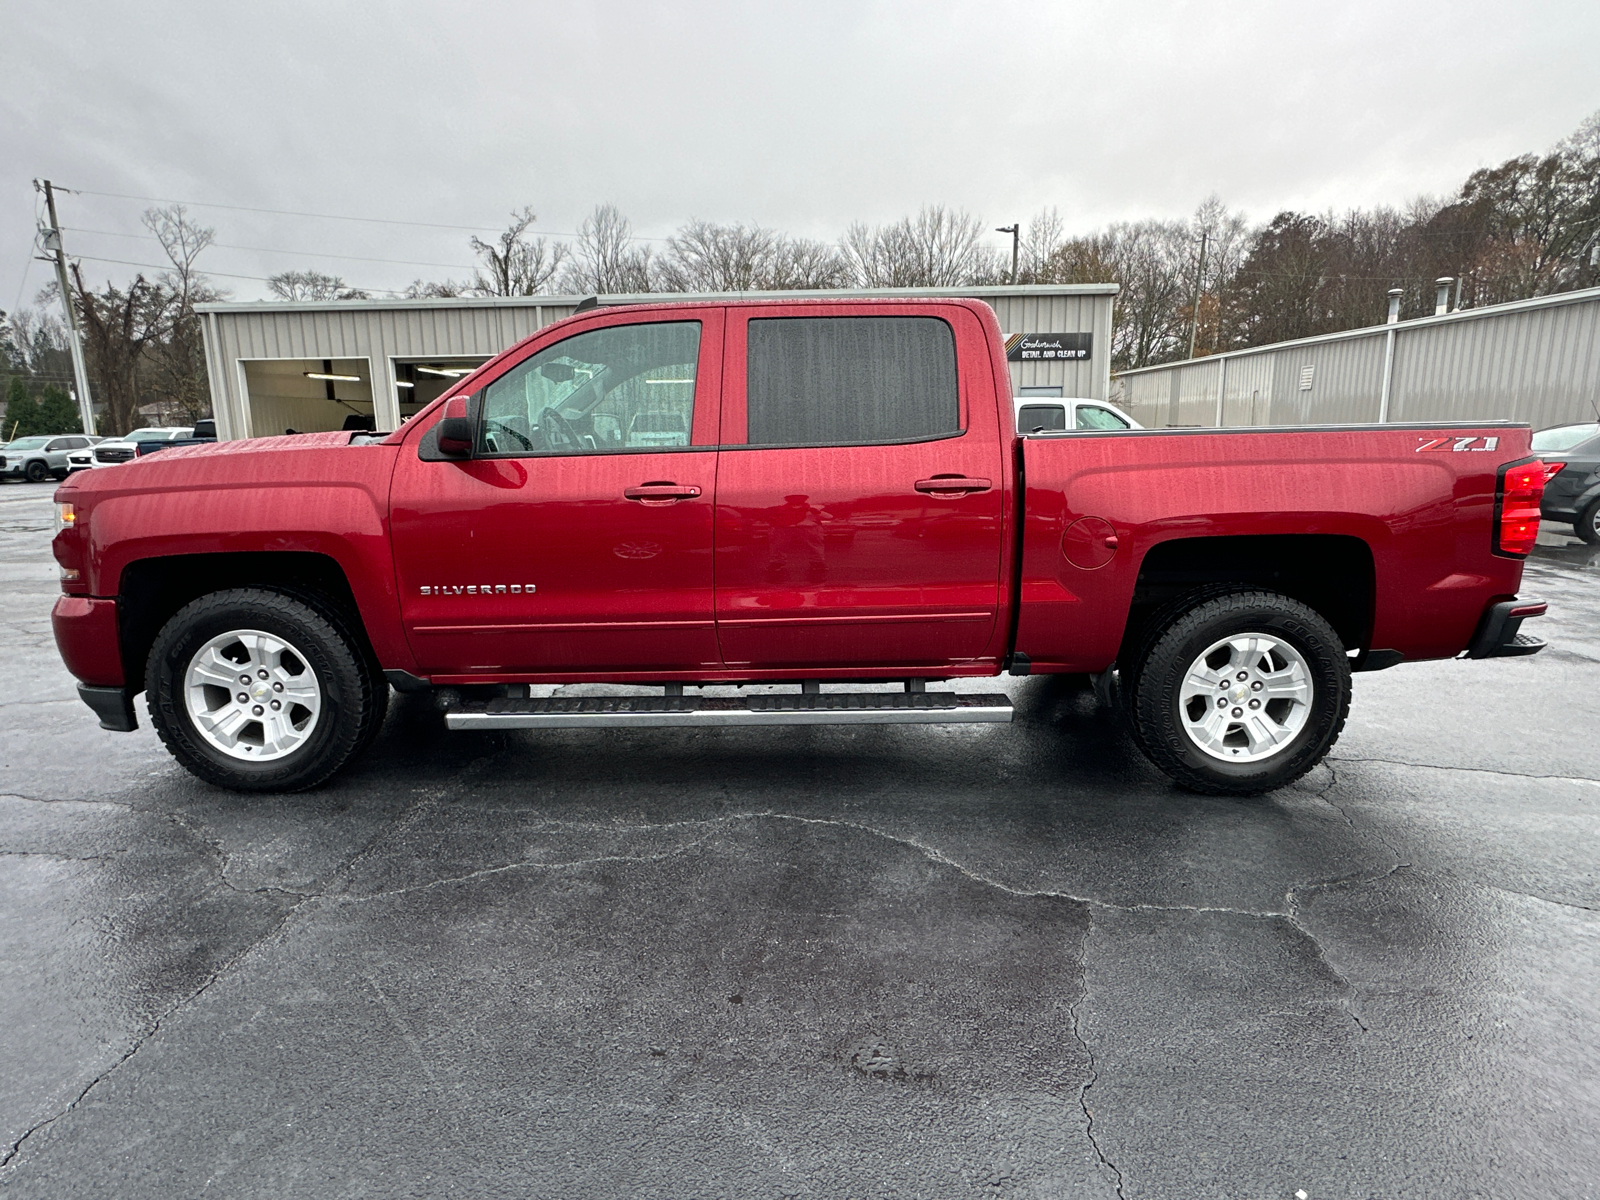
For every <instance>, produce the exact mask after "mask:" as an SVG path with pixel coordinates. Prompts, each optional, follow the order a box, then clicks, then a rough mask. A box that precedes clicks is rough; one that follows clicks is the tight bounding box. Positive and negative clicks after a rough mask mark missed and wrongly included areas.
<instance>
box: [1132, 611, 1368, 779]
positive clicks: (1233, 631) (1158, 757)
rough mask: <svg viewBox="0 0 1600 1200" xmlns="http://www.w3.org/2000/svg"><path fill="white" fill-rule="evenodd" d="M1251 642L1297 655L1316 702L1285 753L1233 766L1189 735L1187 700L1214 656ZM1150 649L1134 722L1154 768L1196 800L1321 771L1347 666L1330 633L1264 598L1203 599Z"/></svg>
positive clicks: (1318, 620)
mask: <svg viewBox="0 0 1600 1200" xmlns="http://www.w3.org/2000/svg"><path fill="white" fill-rule="evenodd" d="M1251 634H1257V635H1263V636H1265V637H1268V638H1271V639H1276V640H1278V641H1280V642H1284V643H1287V644H1288V645H1289V646H1290V647H1292V648H1293V650H1294V651H1295V652H1297V653H1298V654H1299V655H1300V657H1301V658H1302V659H1303V660H1304V664H1305V668H1306V674H1307V676H1308V681H1309V684H1310V690H1311V698H1310V701H1309V702H1308V703H1307V705H1306V709H1307V711H1306V714H1305V718H1304V724H1303V726H1302V727H1301V728H1300V729H1299V730H1298V732H1297V733H1295V735H1294V736H1293V737H1292V738H1290V739H1289V740H1287V741H1286V742H1285V743H1284V744H1283V746H1282V747H1280V748H1278V749H1276V750H1273V751H1271V752H1270V753H1268V754H1267V755H1266V756H1265V757H1262V758H1259V759H1256V760H1255V761H1249V762H1243V761H1241V762H1230V761H1227V760H1226V759H1224V758H1220V757H1217V756H1216V755H1215V754H1212V753H1207V752H1206V751H1205V750H1204V749H1202V747H1201V745H1200V744H1199V742H1198V741H1197V740H1196V738H1195V737H1192V736H1191V735H1190V733H1189V732H1188V728H1187V726H1186V722H1185V720H1184V709H1183V703H1182V699H1181V691H1182V689H1183V686H1184V681H1185V680H1186V679H1187V678H1189V675H1190V671H1191V668H1193V667H1194V666H1195V664H1196V663H1197V661H1198V660H1199V659H1200V658H1201V656H1202V655H1203V654H1204V653H1205V652H1206V650H1207V648H1208V647H1212V646H1215V645H1216V644H1217V643H1218V642H1219V641H1222V640H1224V639H1230V638H1236V637H1243V636H1247V635H1251ZM1148 645H1149V649H1148V651H1147V652H1146V653H1145V656H1144V658H1143V661H1141V662H1140V663H1139V665H1138V668H1137V670H1136V672H1135V677H1134V685H1133V692H1132V695H1131V696H1130V698H1129V700H1130V703H1129V706H1128V710H1129V716H1130V718H1131V719H1132V721H1133V723H1134V725H1135V728H1136V730H1137V733H1138V740H1139V744H1140V746H1141V748H1142V749H1143V750H1144V752H1145V754H1146V755H1148V756H1149V758H1150V760H1151V761H1152V762H1153V763H1155V765H1156V766H1158V767H1160V768H1161V770H1163V771H1165V772H1166V773H1167V774H1168V775H1170V776H1171V777H1172V778H1173V779H1174V780H1176V781H1177V782H1178V783H1179V784H1181V785H1182V786H1184V787H1186V788H1189V789H1191V790H1193V791H1197V792H1206V793H1210V794H1213V795H1235V796H1249V795H1255V794H1258V793H1261V792H1266V791H1271V790H1272V789H1274V788H1279V787H1282V786H1283V785H1284V784H1287V783H1290V782H1292V781H1294V780H1296V779H1298V778H1300V776H1302V775H1304V774H1305V773H1306V772H1307V771H1309V770H1311V768H1312V767H1314V766H1316V765H1317V763H1319V762H1320V761H1321V760H1322V758H1323V756H1324V755H1325V754H1327V753H1328V751H1329V749H1330V748H1332V746H1333V744H1334V742H1335V741H1337V740H1338V737H1339V733H1340V731H1341V730H1343V728H1344V722H1345V718H1346V716H1347V715H1348V714H1349V711H1350V660H1349V658H1348V657H1347V656H1346V653H1345V647H1344V644H1343V643H1342V642H1341V641H1340V640H1339V636H1338V634H1336V633H1335V632H1334V631H1333V628H1332V626H1330V625H1329V624H1328V622H1327V621H1326V620H1324V619H1323V618H1322V616H1321V615H1319V614H1318V613H1317V612H1315V611H1314V610H1312V609H1311V608H1309V607H1307V606H1306V605H1304V604H1302V603H1300V602H1299V601H1298V600H1291V599H1290V598H1289V597H1287V596H1282V595H1279V594H1278V593H1276V592H1267V591H1248V592H1231V593H1229V594H1227V595H1222V596H1215V597H1211V598H1209V599H1203V600H1200V601H1199V602H1198V603H1196V604H1194V605H1193V606H1192V607H1189V608H1187V609H1186V610H1182V611H1180V612H1178V613H1176V614H1175V615H1174V617H1173V619H1171V620H1170V621H1169V622H1168V623H1166V624H1165V627H1164V628H1159V629H1157V630H1155V631H1153V636H1152V638H1151V639H1150V641H1149V643H1148ZM1191 703H1192V700H1191ZM1208 703H1209V701H1208Z"/></svg>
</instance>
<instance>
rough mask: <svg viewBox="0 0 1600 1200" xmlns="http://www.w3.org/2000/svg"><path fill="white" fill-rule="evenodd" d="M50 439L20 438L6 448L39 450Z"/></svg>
mask: <svg viewBox="0 0 1600 1200" xmlns="http://www.w3.org/2000/svg"><path fill="white" fill-rule="evenodd" d="M49 440H50V439H49V438H47V437H26V438H18V439H17V440H16V441H14V442H12V443H11V444H10V445H9V446H7V447H6V449H7V450H37V449H38V448H39V447H40V446H42V445H44V444H45V443H46V442H48V441H49Z"/></svg>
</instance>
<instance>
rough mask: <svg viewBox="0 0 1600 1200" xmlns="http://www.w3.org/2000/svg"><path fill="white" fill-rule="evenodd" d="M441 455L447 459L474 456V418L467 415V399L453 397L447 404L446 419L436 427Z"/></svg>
mask: <svg viewBox="0 0 1600 1200" xmlns="http://www.w3.org/2000/svg"><path fill="white" fill-rule="evenodd" d="M436 430H437V436H438V444H439V453H440V454H442V455H444V456H445V457H447V458H468V457H470V456H471V454H472V418H471V417H469V416H468V415H467V398H466V397H465V396H452V397H451V398H450V399H449V400H448V401H446V402H445V406H444V417H443V418H442V419H441V420H440V421H439V424H438V425H437V426H436Z"/></svg>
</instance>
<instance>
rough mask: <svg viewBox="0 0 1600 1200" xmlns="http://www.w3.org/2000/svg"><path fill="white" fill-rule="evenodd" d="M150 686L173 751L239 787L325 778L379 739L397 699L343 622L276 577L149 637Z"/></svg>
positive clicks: (216, 595) (155, 718) (186, 611)
mask: <svg viewBox="0 0 1600 1200" xmlns="http://www.w3.org/2000/svg"><path fill="white" fill-rule="evenodd" d="M145 687H146V692H147V695H148V699H149V705H150V721H151V724H153V725H154V726H155V727H156V731H157V732H158V733H159V734H160V735H161V740H162V741H163V742H165V743H166V746H167V749H168V750H169V751H170V752H171V753H172V756H173V757H174V758H176V759H177V760H178V761H179V762H180V763H182V764H183V766H184V767H185V768H186V769H187V770H188V771H189V772H190V773H192V774H194V775H195V776H197V777H199V778H200V779H203V780H205V781H206V782H207V783H212V784H215V785H217V786H218V787H225V788H230V789H232V790H234V791H241V792H291V791H300V790H303V789H305V788H310V787H315V786H316V785H317V784H319V783H322V782H323V781H325V780H326V779H328V778H329V777H330V776H331V775H333V773H334V772H336V771H337V770H339V768H340V767H342V766H344V764H345V763H346V762H347V761H348V760H349V759H350V757H351V756H352V755H353V754H355V753H356V752H357V751H359V750H361V749H362V748H364V746H365V744H366V743H368V742H369V741H370V740H371V736H372V734H373V733H374V731H375V730H374V726H375V724H376V721H377V720H378V719H381V713H382V707H381V702H382V701H386V700H387V698H388V697H387V694H386V692H387V688H385V694H384V695H383V696H381V697H380V696H379V694H378V693H377V690H376V684H375V681H374V679H373V673H372V671H371V670H370V669H369V667H368V664H367V662H366V660H365V657H364V656H363V653H362V649H361V647H360V646H358V645H356V644H354V639H353V637H352V636H351V635H350V633H349V632H347V631H346V630H345V628H344V626H343V623H342V622H339V621H337V620H330V619H329V617H328V616H326V615H324V614H323V613H322V612H320V611H319V610H318V609H317V608H315V607H313V606H312V605H310V604H308V603H306V602H305V601H304V600H302V599H300V598H297V597H295V596H291V595H286V594H284V593H282V592H276V591H271V590H269V589H266V588H236V589H232V590H229V591H224V592H213V593H212V594H211V595H209V596H202V597H201V598H200V599H198V600H195V601H193V602H192V603H190V604H188V605H185V606H184V607H183V608H181V609H179V610H178V612H177V613H176V614H174V616H173V617H172V619H171V620H169V621H168V622H167V623H166V625H165V626H163V627H162V630H161V632H160V633H159V634H158V635H157V636H156V640H155V644H154V646H152V647H151V650H150V658H149V660H148V663H147V666H146V671H145Z"/></svg>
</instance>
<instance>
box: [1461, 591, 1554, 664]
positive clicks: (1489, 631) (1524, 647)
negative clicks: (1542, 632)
mask: <svg viewBox="0 0 1600 1200" xmlns="http://www.w3.org/2000/svg"><path fill="white" fill-rule="evenodd" d="M1548 608H1549V605H1548V604H1546V603H1545V602H1544V601H1543V600H1502V601H1500V603H1498V604H1491V605H1490V606H1489V607H1488V608H1487V609H1485V610H1484V613H1483V620H1481V621H1480V622H1479V623H1478V632H1477V633H1475V634H1473V636H1472V644H1471V645H1470V646H1468V647H1467V657H1468V658H1515V657H1518V656H1520V655H1524V654H1537V653H1539V651H1541V650H1543V649H1544V645H1545V644H1544V642H1543V641H1542V640H1541V639H1539V638H1536V637H1530V636H1528V635H1527V634H1525V633H1519V632H1518V630H1519V629H1520V627H1521V625H1522V622H1523V621H1525V620H1527V619H1528V618H1529V617H1542V616H1544V614H1545V610H1546V609H1548Z"/></svg>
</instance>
